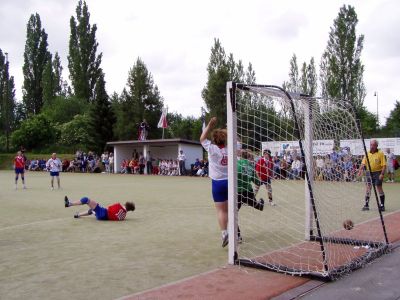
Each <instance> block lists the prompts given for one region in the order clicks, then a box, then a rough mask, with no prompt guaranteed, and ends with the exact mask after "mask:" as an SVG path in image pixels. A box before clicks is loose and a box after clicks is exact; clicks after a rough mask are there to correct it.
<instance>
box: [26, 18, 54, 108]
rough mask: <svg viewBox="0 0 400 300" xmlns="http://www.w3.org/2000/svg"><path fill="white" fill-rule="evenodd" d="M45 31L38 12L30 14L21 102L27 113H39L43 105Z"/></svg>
mask: <svg viewBox="0 0 400 300" xmlns="http://www.w3.org/2000/svg"><path fill="white" fill-rule="evenodd" d="M47 46H48V44H47V33H46V32H45V30H44V29H42V24H41V21H40V16H39V14H35V15H33V14H32V15H31V17H30V18H29V21H28V25H27V30H26V43H25V51H24V65H23V67H22V71H23V74H24V85H23V89H22V93H23V102H24V105H25V109H26V112H27V114H28V115H32V114H33V115H35V114H38V113H40V111H41V109H42V106H43V88H42V77H43V71H44V69H45V66H46V64H47V62H48V61H49V59H50V53H49V52H48V50H47Z"/></svg>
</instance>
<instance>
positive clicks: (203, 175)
mask: <svg viewBox="0 0 400 300" xmlns="http://www.w3.org/2000/svg"><path fill="white" fill-rule="evenodd" d="M201 176H202V177H208V160H206V159H205V160H204V164H203V174H202V175H201Z"/></svg>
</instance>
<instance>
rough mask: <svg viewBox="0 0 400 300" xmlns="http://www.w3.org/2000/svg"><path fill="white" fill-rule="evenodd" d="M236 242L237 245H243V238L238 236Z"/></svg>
mask: <svg viewBox="0 0 400 300" xmlns="http://www.w3.org/2000/svg"><path fill="white" fill-rule="evenodd" d="M237 242H238V244H241V243H243V238H242V236H241V235H239V236H238V239H237Z"/></svg>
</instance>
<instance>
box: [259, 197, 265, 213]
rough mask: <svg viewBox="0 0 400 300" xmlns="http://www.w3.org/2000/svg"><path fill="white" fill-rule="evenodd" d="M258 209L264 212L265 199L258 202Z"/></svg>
mask: <svg viewBox="0 0 400 300" xmlns="http://www.w3.org/2000/svg"><path fill="white" fill-rule="evenodd" d="M258 209H259V210H260V211H263V210H264V199H263V198H260V201H259V202H258Z"/></svg>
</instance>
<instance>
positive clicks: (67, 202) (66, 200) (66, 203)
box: [64, 196, 69, 207]
mask: <svg viewBox="0 0 400 300" xmlns="http://www.w3.org/2000/svg"><path fill="white" fill-rule="evenodd" d="M64 205H65V207H69V200H68V197H67V196H65V197H64Z"/></svg>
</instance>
